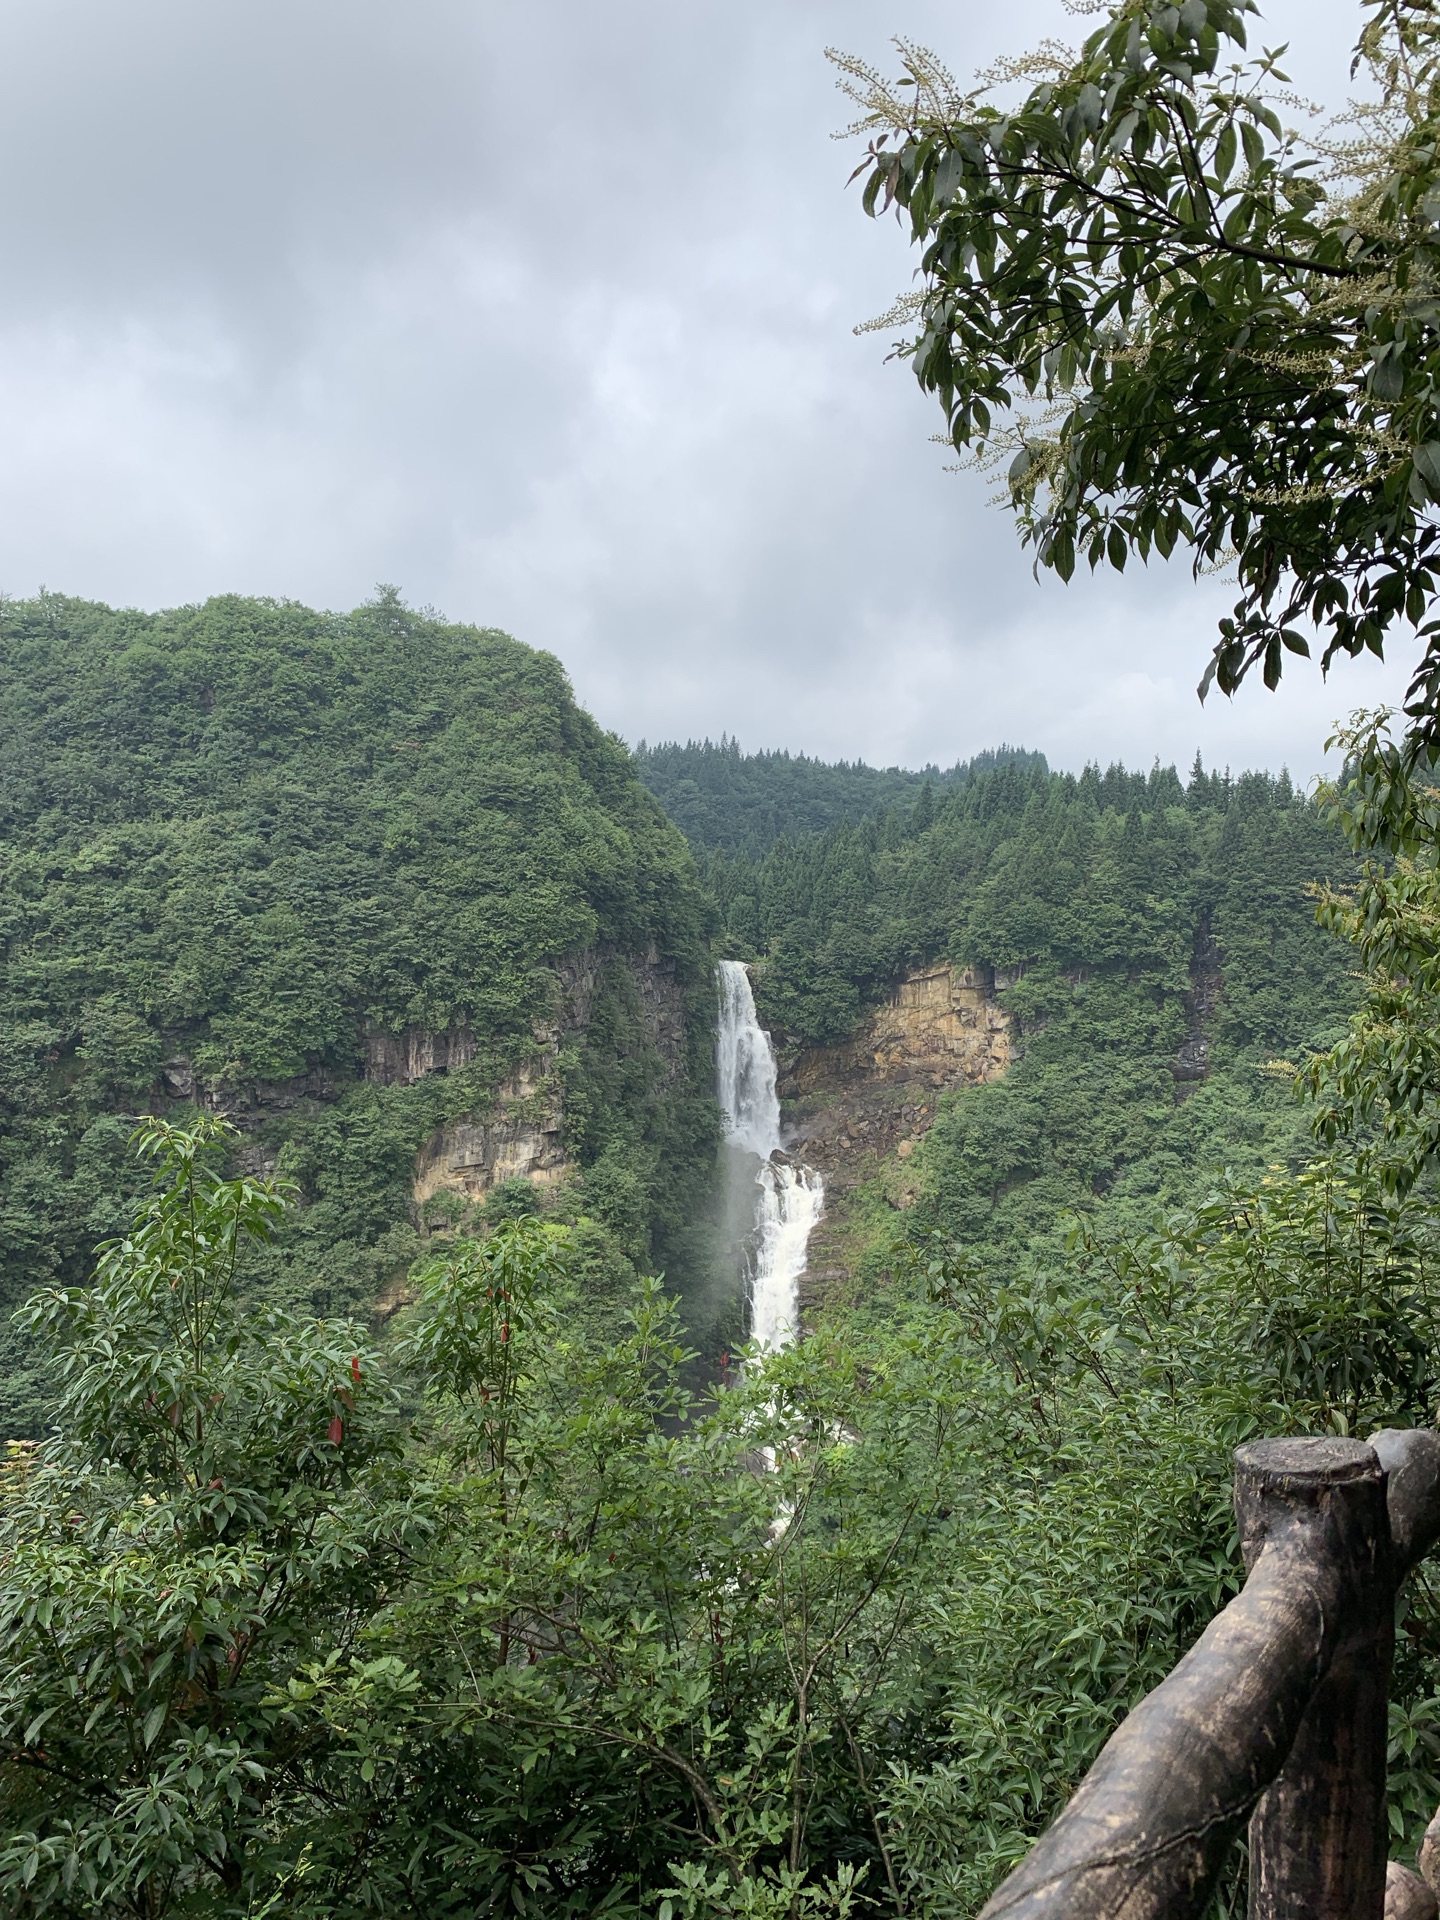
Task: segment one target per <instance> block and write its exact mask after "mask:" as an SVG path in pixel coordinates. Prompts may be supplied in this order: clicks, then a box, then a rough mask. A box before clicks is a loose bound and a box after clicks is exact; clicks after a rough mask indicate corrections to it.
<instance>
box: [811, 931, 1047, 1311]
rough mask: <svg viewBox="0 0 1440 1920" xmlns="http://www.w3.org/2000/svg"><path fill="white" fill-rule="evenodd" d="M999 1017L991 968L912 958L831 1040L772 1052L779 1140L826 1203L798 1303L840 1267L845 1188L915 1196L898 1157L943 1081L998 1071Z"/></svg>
mask: <svg viewBox="0 0 1440 1920" xmlns="http://www.w3.org/2000/svg"><path fill="white" fill-rule="evenodd" d="M1010 1059H1011V1036H1010V1022H1009V1019H1008V1017H1007V1015H1006V1014H1005V1012H1004V1010H1003V1009H1002V1008H1001V1007H1000V1006H999V1005H998V1004H997V1002H996V999H995V984H994V981H993V979H992V978H989V977H987V976H983V975H981V974H979V973H977V972H975V971H973V970H970V969H964V970H961V969H958V968H955V967H952V966H949V965H945V964H941V965H934V966H928V967H921V968H917V969H916V970H915V971H914V972H913V973H910V974H908V975H907V976H906V978H905V979H904V980H902V981H901V982H900V983H899V985H898V986H897V987H896V988H895V989H894V991H893V992H892V993H891V995H890V997H889V999H888V1000H887V1001H886V1002H885V1004H884V1005H883V1006H880V1007H877V1008H876V1009H875V1011H874V1012H873V1013H871V1014H869V1015H868V1016H867V1017H866V1019H865V1020H864V1021H863V1022H862V1023H861V1025H860V1026H859V1027H858V1028H857V1029H856V1031H855V1033H854V1034H853V1035H852V1036H851V1038H850V1039H849V1040H846V1041H843V1042H842V1043H840V1044H839V1045H837V1046H829V1047H809V1048H800V1049H795V1050H793V1051H790V1052H788V1053H782V1055H781V1060H780V1065H781V1078H780V1094H781V1097H782V1099H783V1101H784V1102H785V1121H786V1138H787V1143H788V1144H789V1145H790V1146H791V1147H792V1148H793V1150H794V1151H795V1152H796V1153H797V1154H798V1155H800V1156H801V1157H803V1158H804V1159H805V1160H806V1161H808V1162H809V1164H810V1165H812V1166H815V1167H818V1168H819V1169H820V1171H821V1172H822V1173H823V1175H824V1177H825V1215H824V1218H823V1220H822V1222H821V1224H820V1227H819V1228H818V1229H817V1231H816V1233H815V1235H814V1237H813V1238H812V1240H811V1245H810V1260H809V1271H808V1273H807V1275H806V1279H805V1281H804V1282H803V1283H802V1304H806V1303H810V1304H820V1303H822V1302H823V1301H824V1300H825V1298H827V1297H828V1296H831V1295H833V1294H834V1293H835V1292H836V1291H837V1289H840V1288H843V1286H844V1284H845V1282H846V1280H847V1279H848V1276H849V1270H850V1253H849V1241H850V1238H851V1225H852V1222H851V1212H852V1208H851V1199H852V1196H853V1195H854V1194H855V1192H856V1189H857V1188H859V1187H860V1186H861V1185H862V1184H863V1183H865V1182H869V1181H874V1180H876V1179H877V1178H881V1179H882V1180H883V1184H884V1186H885V1190H886V1195H887V1197H888V1198H889V1199H890V1200H891V1201H892V1203H893V1204H895V1205H897V1206H901V1207H904V1206H908V1205H909V1204H910V1203H911V1202H912V1201H913V1199H914V1197H915V1190H914V1187H913V1185H912V1184H911V1183H910V1182H908V1181H907V1179H906V1175H905V1162H906V1161H907V1160H908V1159H909V1158H910V1156H911V1154H913V1152H914V1151H915V1148H916V1146H917V1145H918V1144H919V1142H920V1141H921V1140H922V1139H923V1138H924V1136H925V1134H926V1132H927V1131H928V1129H929V1127H930V1125H931V1123H932V1121H933V1120H934V1118H935V1112H936V1106H937V1103H938V1102H939V1101H940V1100H941V1099H942V1098H943V1097H944V1096H945V1095H946V1094H949V1093H953V1092H955V1091H956V1090H957V1089H959V1088H962V1087H967V1086H978V1085H980V1084H981V1083H982V1082H984V1081H987V1080H995V1079H998V1078H999V1076H1000V1075H1001V1074H1002V1073H1004V1071H1005V1069H1006V1068H1007V1067H1008V1066H1009V1064H1010Z"/></svg>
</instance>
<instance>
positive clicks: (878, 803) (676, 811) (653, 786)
mask: <svg viewBox="0 0 1440 1920" xmlns="http://www.w3.org/2000/svg"><path fill="white" fill-rule="evenodd" d="M635 764H636V766H637V767H638V768H639V771H640V778H641V779H642V780H643V781H644V782H645V784H646V786H647V787H649V789H650V791H651V792H652V793H653V794H654V795H655V796H656V798H657V799H658V800H659V801H660V804H661V805H662V806H663V807H664V809H665V811H666V812H667V813H668V814H669V816H670V818H671V819H672V820H673V821H674V822H675V824H676V826H678V827H679V828H680V830H681V832H682V833H684V835H685V837H686V839H687V840H689V842H690V844H691V846H692V847H695V848H697V849H699V848H719V849H720V850H722V851H723V852H725V853H728V854H739V855H742V856H744V857H747V858H750V859H759V858H761V857H762V856H763V855H764V854H765V853H766V852H767V851H768V850H769V848H770V847H772V846H773V845H774V843H775V842H776V841H777V840H779V839H782V838H786V837H789V838H794V837H795V836H796V835H804V834H809V833H823V832H824V831H825V830H826V829H827V828H829V827H834V826H840V825H842V824H845V823H847V822H852V821H856V820H860V819H863V818H864V817H865V816H866V815H867V814H873V813H878V812H880V811H881V810H882V809H884V808H886V807H896V806H902V805H906V804H908V803H910V802H912V801H913V800H914V799H915V798H916V797H917V796H918V795H919V793H920V792H921V790H922V789H923V788H924V787H926V786H932V787H954V786H960V785H963V783H964V782H965V781H966V780H968V779H969V778H970V777H971V775H972V774H977V773H984V772H986V771H987V770H988V769H989V768H991V767H997V766H1010V765H1017V766H1033V767H1039V768H1041V769H1042V771H1043V769H1044V766H1045V756H1044V754H1043V753H1027V752H1026V751H1025V749H1024V748H1023V747H997V748H995V749H994V750H993V751H987V752H984V753H977V754H976V755H975V757H974V759H973V760H961V761H958V762H957V763H956V764H955V765H954V766H953V767H949V768H946V769H945V770H944V771H943V772H942V771H941V769H940V768H939V767H925V768H922V769H921V771H920V772H919V773H910V772H907V771H906V770H905V769H904V768H902V767H884V768H881V767H867V766H866V765H865V764H864V762H863V761H860V760H853V761H850V760H841V761H836V762H827V761H823V760H812V759H811V758H810V757H809V756H808V755H807V754H803V753H799V754H791V753H785V752H778V753H742V752H741V750H740V743H739V741H738V740H731V739H729V738H727V737H725V736H723V735H722V736H721V739H720V742H719V744H718V745H717V744H716V743H715V742H713V741H711V740H691V741H689V742H687V744H686V745H685V746H683V747H682V746H681V745H680V744H679V743H678V742H677V741H673V740H672V741H668V742H662V743H661V744H660V745H658V746H653V747H651V746H647V745H646V743H645V742H644V741H643V740H642V741H641V742H640V743H639V745H638V746H637V747H636V749H635Z"/></svg>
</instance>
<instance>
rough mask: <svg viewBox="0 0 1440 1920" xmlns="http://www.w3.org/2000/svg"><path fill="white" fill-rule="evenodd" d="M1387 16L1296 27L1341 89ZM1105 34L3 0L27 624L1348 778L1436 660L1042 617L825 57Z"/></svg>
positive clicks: (1179, 589) (792, 718) (912, 733)
mask: <svg viewBox="0 0 1440 1920" xmlns="http://www.w3.org/2000/svg"><path fill="white" fill-rule="evenodd" d="M1358 18H1359V15H1358V10H1357V9H1356V8H1355V7H1354V6H1352V5H1349V4H1341V3H1340V0H1308V4H1302V3H1301V0H1284V4H1273V5H1271V6H1270V7H1269V8H1268V9H1267V25H1266V30H1265V32H1264V34H1263V38H1264V39H1265V41H1266V42H1267V44H1275V43H1278V42H1279V41H1281V40H1283V39H1286V38H1291V39H1292V42H1293V44H1294V47H1295V54H1294V61H1293V65H1292V68H1291V71H1292V73H1293V74H1294V76H1295V78H1296V80H1297V82H1298V83H1299V84H1301V85H1302V86H1304V87H1305V88H1306V89H1307V90H1308V91H1309V92H1310V93H1311V94H1313V95H1318V96H1321V97H1324V98H1327V99H1330V100H1335V101H1338V100H1339V99H1340V98H1341V97H1342V96H1343V94H1344V92H1345V90H1346V86H1347V80H1346V73H1347V68H1348V49H1349V46H1350V44H1351V42H1352V41H1353V39H1354V37H1355V32H1356V30H1357V21H1358ZM1086 24H1087V23H1086V22H1083V21H1075V20H1073V19H1071V18H1069V17H1067V15H1066V14H1065V12H1064V9H1063V7H1062V5H1061V4H1060V0H1011V4H1009V5H1007V6H1005V7H995V6H983V7H982V6H978V5H975V4H974V0H970V4H961V5H955V4H938V0H879V3H878V4H877V0H605V3H604V4H599V5H597V4H596V3H595V0H503V3H497V0H0V250H3V255H0V257H3V272H0V438H3V447H4V457H3V460H0V589H3V590H5V591H8V592H10V593H12V594H26V593H30V592H33V591H34V590H35V589H36V588H37V587H38V586H40V585H42V584H43V585H46V586H49V587H50V588H52V589H55V590H58V591H64V592H67V593H76V594H83V595H87V596H91V597H94V598H96V599H102V600H107V601H109V602H111V603H112V604H127V605H140V606H144V607H162V606H170V605H175V604H177V603H180V602H185V601H191V600H200V599H203V598H205V597H206V596H207V595H209V594H212V593H217V592H225V591H239V592H245V593H255V594H273V595H283V596H290V597H294V598H298V599H302V600H305V601H308V602H310V603H311V604H313V605H319V606H326V607H339V608H343V607H349V606H353V605H355V604H356V603H357V602H359V601H361V600H363V599H365V598H366V597H367V596H368V595H369V593H370V591H371V589H372V587H373V585H374V583H375V582H376V581H381V580H383V581H390V582H394V583H395V584H397V585H398V586H399V587H400V589H401V591H402V593H403V594H404V595H405V597H406V598H407V599H408V600H410V601H411V602H412V603H413V604H416V605H430V606H434V607H436V608H438V609H440V610H441V611H442V612H444V613H445V614H447V615H448V616H450V617H451V618H452V619H458V620H467V621H475V622H478V623H480V624H484V625H492V626H502V627H505V628H506V629H508V630H509V631H510V632H512V633H514V634H515V635H517V636H518V637H519V638H520V639H522V640H525V641H528V642H529V643H531V644H532V645H535V646H540V647H547V648H549V649H551V650H552V651H554V652H555V653H557V654H558V655H559V656H560V658H561V659H562V660H563V661H564V663H565V665H566V667H567V668H568V669H569V672H570V674H571V676H572V678H573V680H574V683H575V686H576V690H577V692H578V693H579V695H580V698H581V699H582V700H583V701H584V702H585V704H586V705H587V706H589V707H590V709H591V710H592V711H593V712H594V713H595V714H596V715H597V716H598V717H599V719H600V720H601V721H602V722H603V723H604V724H605V725H607V726H610V727H613V728H615V729H616V730H617V731H618V732H620V733H622V734H623V735H625V736H626V738H628V739H630V740H635V739H636V738H638V737H640V736H646V737H648V738H650V739H651V740H655V739H660V738H668V737H679V738H682V739H683V738H686V737H688V736H692V735H694V736H702V735H705V734H709V735H711V736H712V737H718V736H719V735H720V733H721V732H722V731H728V732H730V733H731V734H734V735H738V737H739V739H740V741H741V742H742V744H743V745H744V746H745V747H747V748H756V747H762V746H763V747H782V746H783V747H790V748H792V749H795V750H803V751H806V752H809V753H814V754H819V755H823V756H826V757H830V758H834V757H845V758H856V757H863V758H865V759H868V760H871V761H873V762H878V763H883V764H889V763H892V762H898V763H900V764H905V765H920V764H923V763H925V762H927V761H936V762H939V763H941V764H948V763H949V762H951V761H953V760H955V759H957V758H963V757H965V756H967V755H969V754H971V753H973V752H974V751H976V750H977V749H979V748H983V747H986V746H991V745H994V744H997V743H998V742H1000V741H1002V740H1008V741H1012V742H1016V743H1021V744H1024V745H1027V746H1031V747H1040V748H1043V749H1044V750H1045V752H1046V753H1048V754H1049V755H1050V756H1051V759H1052V761H1053V762H1055V763H1056V764H1058V765H1062V766H1069V767H1076V768H1078V767H1079V766H1080V765H1081V764H1083V762H1084V761H1085V760H1086V759H1088V758H1096V759H1099V760H1102V761H1108V760H1110V759H1112V758H1117V757H1119V758H1123V759H1125V760H1127V761H1128V762H1130V763H1132V764H1137V763H1138V764H1148V763H1149V761H1150V760H1151V759H1152V758H1153V757H1154V756H1155V755H1156V754H1157V753H1158V754H1159V755H1161V756H1162V757H1163V758H1165V759H1171V758H1174V759H1177V760H1179V761H1180V762H1182V763H1188V761H1189V759H1190V757H1191V755H1192V754H1193V753H1194V751H1195V749H1196V748H1197V746H1198V747H1199V748H1200V749H1201V751H1202V752H1203V753H1204V755H1205V758H1206V760H1207V762H1209V763H1213V764H1225V763H1227V762H1228V763H1231V764H1233V765H1234V766H1236V767H1237V768H1238V767H1239V766H1241V765H1260V764H1264V765H1269V766H1272V767H1276V768H1278V767H1279V766H1280V765H1281V764H1282V763H1288V764H1289V766H1290V767H1291V769H1292V770H1293V771H1295V772H1297V773H1300V774H1308V773H1310V772H1312V771H1313V770H1314V769H1315V768H1316V767H1317V766H1318V764H1319V750H1320V744H1321V741H1322V739H1323V736H1324V734H1325V732H1326V730H1327V726H1328V723H1329V722H1330V721H1332V720H1333V719H1334V718H1335V717H1337V716H1338V715H1340V714H1342V713H1344V712H1347V711H1348V710H1349V709H1350V708H1352V707H1354V706H1357V705H1360V704H1364V703H1371V704H1373V703H1376V702H1378V701H1380V700H1381V699H1391V700H1393V699H1394V698H1396V697H1397V694H1398V692H1399V690H1400V688H1401V686H1402V685H1403V679H1404V666H1405V661H1404V659H1403V658H1402V659H1397V661H1396V662H1395V663H1394V664H1393V665H1392V666H1391V667H1389V668H1357V667H1353V666H1346V667H1342V668H1339V669H1337V670H1336V673H1335V675H1334V677H1333V678H1332V679H1331V681H1330V682H1329V684H1328V685H1327V684H1325V683H1324V682H1322V681H1321V679H1320V677H1319V675H1318V673H1316V672H1314V671H1313V670H1307V669H1305V668H1303V667H1302V668H1301V669H1300V671H1299V672H1297V673H1296V674H1295V676H1294V679H1293V681H1289V682H1287V687H1286V689H1285V690H1282V692H1281V693H1280V694H1279V695H1278V696H1268V695H1266V694H1264V692H1263V690H1262V689H1260V688H1259V686H1258V684H1257V686H1256V687H1255V688H1254V689H1253V690H1249V689H1247V690H1246V692H1245V693H1244V694H1243V695H1242V696H1241V698H1240V699H1239V700H1238V701H1237V702H1236V703H1235V704H1234V705H1233V706H1230V705H1227V703H1226V702H1224V701H1223V700H1220V699H1219V698H1217V697H1214V696H1212V699H1211V701H1210V703H1209V705H1208V706H1207V707H1206V708H1205V709H1204V710H1202V709H1201V708H1200V707H1199V706H1198V704H1197V703H1196V700H1195V697H1194V691H1193V689H1194V685H1195V682H1196V680H1197V679H1198V677H1199V675H1200V672H1201V670H1202V668H1203V666H1204V664H1205V660H1206V658H1207V656H1208V652H1209V648H1210V644H1211V637H1212V633H1213V626H1214V620H1215V618H1216V615H1217V612H1218V611H1221V610H1223V608H1224V606H1225V605H1226V604H1228V596H1227V593H1226V589H1225V588H1224V586H1223V585H1220V584H1218V583H1205V584H1203V585H1201V586H1199V587H1197V586H1196V585H1195V584H1194V583H1193V582H1192V581H1191V579H1190V577H1189V574H1188V570H1186V569H1185V568H1184V567H1183V566H1179V565H1177V566H1173V567H1170V568H1157V569H1155V570H1152V571H1151V572H1150V573H1148V574H1146V573H1144V572H1132V573H1131V574H1129V575H1127V576H1126V577H1125V578H1124V579H1123V580H1117V579H1116V578H1114V577H1113V576H1110V577H1102V578H1100V579H1097V580H1091V579H1090V578H1088V577H1087V578H1086V579H1085V580H1083V581H1082V580H1079V579H1077V580H1076V581H1075V582H1074V583H1073V584H1072V585H1071V586H1070V587H1068V588H1063V587H1060V586H1058V585H1057V584H1056V583H1055V582H1053V581H1051V580H1048V579H1047V580H1046V581H1044V582H1042V583H1040V584H1037V583H1036V582H1035V581H1034V580H1033V579H1032V577H1031V573H1030V567H1029V563H1028V561H1027V559H1026V558H1025V556H1024V555H1023V554H1022V553H1021V551H1020V549H1019V547H1018V544H1017V542H1016V540H1015V537H1014V534H1013V532H1012V529H1011V525H1010V522H1009V519H1008V516H1007V515H1006V514H1005V513H1004V512H1003V511H1002V510H1001V509H999V508H996V507H994V506H993V505H991V504H989V496H990V494H991V491H992V485H991V483H989V482H987V481H986V480H984V479H983V478H981V477H978V476H975V475H973V474H964V475H956V474H954V473H953V472H949V471H947V462H946V456H945V453H944V450H943V449H942V448H940V447H938V446H936V445H934V444H933V442H932V439H931V436H932V435H933V434H934V433H935V431H936V430H937V428H938V427H939V425H940V415H939V411H938V408H936V407H935V406H934V404H933V403H932V402H927V401H926V400H925V399H924V398H923V397H922V396H921V395H920V394H919V392H918V390H917V389H916V388H915V386H914V382H913V380H912V378H911V376H910V374H909V373H908V371H906V370H905V369H903V368H901V367H899V366H897V365H893V364H892V365H886V364H885V358H884V355H885V342H884V339H883V337H877V336H875V335H873V334H872V335H861V336H860V337H858V338H857V337H856V336H855V334H854V332H853V328H854V325H855V323H856V322H857V321H861V320H864V319H866V318H868V317H869V316H871V315H872V314H874V313H876V312H878V311H880V310H882V309H884V308H885V307H887V306H888V305H889V304H890V302H891V300H892V298H893V297H894V295H895V294H896V293H897V292H899V291H901V290H903V289H904V287H905V286H906V285H907V284H908V280H909V275H910V271H911V265H912V262H911V260H910V257H909V255H908V252H907V249H906V246H905V244H904V239H903V236H902V235H901V234H900V232H899V231H898V229H897V228H896V226H895V225H894V223H893V222H885V223H880V222H871V221H868V220H866V219H865V218H864V217H863V215H862V214H861V211H860V207H859V202H858V191H857V190H856V189H852V190H851V191H850V192H849V193H847V192H846V191H845V179H846V175H847V174H848V172H849V171H850V169H851V167H852V166H853V165H854V163H855V160H856V159H857V158H858V154H857V153H856V152H854V151H852V150H851V149H850V148H847V147H844V146H842V145H837V144H836V143H835V142H834V141H832V140H831V138H830V137H829V136H830V134H831V133H832V131H833V130H834V129H835V128H837V127H839V126H841V125H843V124H844V122H845V121H846V120H847V119H848V118H849V117H850V115H849V112H848V110H847V103H846V102H845V101H844V99H843V98H842V97H841V96H840V95H839V94H838V93H837V92H836V91H835V88H834V76H833V73H832V72H831V70H830V69H829V68H828V67H827V66H826V64H825V61H824V58H823V49H824V47H825V46H826V45H827V43H837V44H839V45H841V46H843V47H846V48H848V49H850V50H853V51H856V52H859V53H862V54H864V55H866V56H867V57H869V58H870V59H872V60H873V61H874V62H875V63H877V64H880V65H886V64H891V65H893V56H892V55H890V53H889V50H888V42H889V37H890V36H891V35H892V34H904V35H908V36H910V37H912V38H917V39H920V40H922V41H924V42H926V43H927V44H929V45H931V46H933V47H934V48H935V49H936V50H937V51H938V52H940V53H941V55H942V56H943V57H945V58H946V59H947V61H948V63H949V64H950V65H951V67H952V68H953V69H954V70H955V71H957V73H959V74H961V75H962V76H963V75H965V74H968V73H969V72H970V71H972V70H973V69H974V68H976V67H977V66H980V65H983V64H985V63H986V62H988V61H989V60H991V59H993V58H994V57H995V55H996V54H998V53H1001V52H1004V51H1006V50H1017V51H1018V50H1020V49H1021V48H1023V47H1024V46H1026V45H1028V44H1030V43H1031V42H1033V41H1034V40H1036V39H1038V38H1040V37H1041V36H1043V35H1045V34H1059V35H1061V36H1063V37H1066V38H1069V39H1072V40H1073V39H1076V38H1078V37H1079V36H1080V34H1081V32H1082V31H1083V29H1084V27H1085V25H1086Z"/></svg>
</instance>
